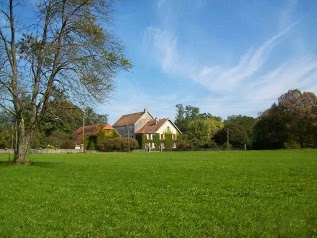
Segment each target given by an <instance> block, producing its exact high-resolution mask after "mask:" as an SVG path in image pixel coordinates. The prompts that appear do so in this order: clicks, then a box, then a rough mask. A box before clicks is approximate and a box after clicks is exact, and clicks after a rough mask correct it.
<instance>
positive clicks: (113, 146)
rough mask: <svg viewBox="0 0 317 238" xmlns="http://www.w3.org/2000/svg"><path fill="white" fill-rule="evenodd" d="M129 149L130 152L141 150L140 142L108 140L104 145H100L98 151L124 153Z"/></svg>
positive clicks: (122, 139)
mask: <svg viewBox="0 0 317 238" xmlns="http://www.w3.org/2000/svg"><path fill="white" fill-rule="evenodd" d="M128 148H130V150H134V149H137V148H139V143H138V141H137V140H135V139H133V138H123V137H117V138H113V139H107V140H106V141H105V142H104V143H100V144H98V149H99V150H100V151H122V150H127V149H128Z"/></svg>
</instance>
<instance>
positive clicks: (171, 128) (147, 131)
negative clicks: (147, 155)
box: [136, 118, 182, 149]
mask: <svg viewBox="0 0 317 238" xmlns="http://www.w3.org/2000/svg"><path fill="white" fill-rule="evenodd" d="M180 134H182V132H181V131H180V130H179V129H178V128H177V126H176V125H175V124H174V123H173V122H172V121H171V120H170V119H168V118H163V119H154V120H150V121H147V122H146V123H145V125H144V126H143V127H142V128H141V129H140V130H138V131H137V132H136V135H137V136H142V137H143V140H144V141H145V143H144V145H143V146H144V147H145V148H151V149H164V148H168V149H172V148H176V140H177V137H178V135H180Z"/></svg>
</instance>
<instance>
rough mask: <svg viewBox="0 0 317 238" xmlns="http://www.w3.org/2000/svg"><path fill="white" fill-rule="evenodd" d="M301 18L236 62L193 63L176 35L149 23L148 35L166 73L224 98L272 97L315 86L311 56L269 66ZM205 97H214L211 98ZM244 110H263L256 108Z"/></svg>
mask: <svg viewBox="0 0 317 238" xmlns="http://www.w3.org/2000/svg"><path fill="white" fill-rule="evenodd" d="M285 17H286V16H285ZM301 20H302V18H300V19H298V20H297V21H295V22H293V23H292V24H289V25H288V26H286V27H284V28H283V29H282V30H281V31H280V32H278V33H277V34H275V35H273V36H272V37H271V38H269V39H267V40H265V41H263V43H262V44H261V45H259V46H258V47H253V48H251V49H249V50H248V51H247V52H246V53H244V54H242V56H241V57H240V60H239V61H238V62H237V63H236V64H234V65H233V66H228V65H223V64H214V65H208V64H200V65H197V64H195V63H193V60H192V59H188V58H186V57H185V56H184V55H182V54H181V53H180V52H181V50H180V49H179V48H178V47H179V45H178V39H177V37H175V36H174V35H173V34H172V33H171V32H168V31H166V30H162V29H160V28H154V27H150V28H148V29H147V37H148V40H150V41H151V43H152V47H153V49H154V50H153V53H154V55H155V59H156V61H157V62H158V63H159V64H160V65H161V68H162V70H163V71H164V72H165V73H167V74H171V75H178V76H180V77H183V78H184V79H187V80H192V81H194V82H196V83H197V84H199V85H201V86H202V87H203V88H205V89H207V90H209V91H210V93H211V95H217V98H218V99H219V98H221V99H220V100H223V101H224V102H225V101H230V100H237V99H238V100H240V101H244V100H245V101H246V100H248V101H252V100H267V99H271V100H273V99H274V98H275V99H277V98H278V97H279V96H280V95H281V94H282V93H285V92H286V91H287V90H289V89H292V88H299V89H300V90H310V89H314V87H312V85H314V81H313V80H315V79H316V76H317V59H316V58H314V57H312V56H309V55H294V56H293V57H292V58H289V59H284V61H281V62H280V63H276V64H275V65H270V66H269V67H267V63H268V62H270V60H271V57H272V54H273V52H275V50H276V49H277V48H278V46H279V45H280V44H282V43H283V40H284V39H285V38H287V36H288V33H289V32H290V31H292V30H293V29H294V28H295V27H296V26H297V25H298V23H300V21H301ZM285 21H286V20H285ZM202 100H203V99H202ZM205 100H208V101H209V102H210V101H211V99H210V98H208V99H205ZM201 102H202V104H203V101H201ZM219 104H220V103H219ZM213 106H214V105H213ZM240 110H241V108H240ZM245 110H249V111H250V110H253V111H260V110H257V108H253V109H251V108H248V109H245ZM262 110H263V109H262ZM241 113H243V110H241Z"/></svg>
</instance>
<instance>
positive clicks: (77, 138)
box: [70, 123, 117, 147]
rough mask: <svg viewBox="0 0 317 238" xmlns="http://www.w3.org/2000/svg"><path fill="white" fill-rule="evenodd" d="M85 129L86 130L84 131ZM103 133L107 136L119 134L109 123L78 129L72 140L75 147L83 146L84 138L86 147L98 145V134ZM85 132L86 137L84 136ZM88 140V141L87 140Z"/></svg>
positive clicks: (71, 137)
mask: <svg viewBox="0 0 317 238" xmlns="http://www.w3.org/2000/svg"><path fill="white" fill-rule="evenodd" d="M83 128H84V130H83ZM100 131H103V132H104V133H105V135H110V134H111V135H112V134H113V133H117V132H116V131H115V129H114V128H113V127H112V126H110V125H109V124H108V123H105V124H98V125H89V126H85V127H80V128H78V129H77V130H76V131H75V132H74V133H73V134H72V135H71V136H70V140H71V141H72V142H73V144H74V145H79V144H83V136H84V137H85V147H89V146H91V144H92V143H94V144H96V143H97V141H96V138H97V134H98V133H99V132H100ZM83 132H84V135H83ZM87 138H88V139H87Z"/></svg>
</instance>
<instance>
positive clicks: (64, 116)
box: [0, 98, 107, 149]
mask: <svg viewBox="0 0 317 238" xmlns="http://www.w3.org/2000/svg"><path fill="white" fill-rule="evenodd" d="M27 120H28V117H27V116H26V121H27ZM83 120H84V124H85V126H88V125H95V124H101V123H106V122H107V115H101V114H98V113H96V112H95V111H94V110H93V109H92V108H90V107H86V108H85V109H84V111H82V110H81V109H80V108H79V107H77V106H75V105H74V104H72V103H71V102H70V101H68V100H67V99H65V98H63V99H62V100H60V99H59V100H54V101H52V102H50V103H49V104H48V110H47V113H46V115H45V118H44V120H43V121H42V122H41V123H40V124H39V126H38V127H37V129H36V131H35V133H34V136H33V138H32V141H31V148H61V149H69V148H74V145H73V143H72V142H71V140H70V139H69V137H70V135H71V134H72V133H73V132H74V131H75V130H76V129H78V128H79V127H82V126H83ZM15 143H16V122H15V119H14V118H13V117H11V116H10V114H8V113H6V111H0V148H2V149H4V148H13V147H14V144H15Z"/></svg>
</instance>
